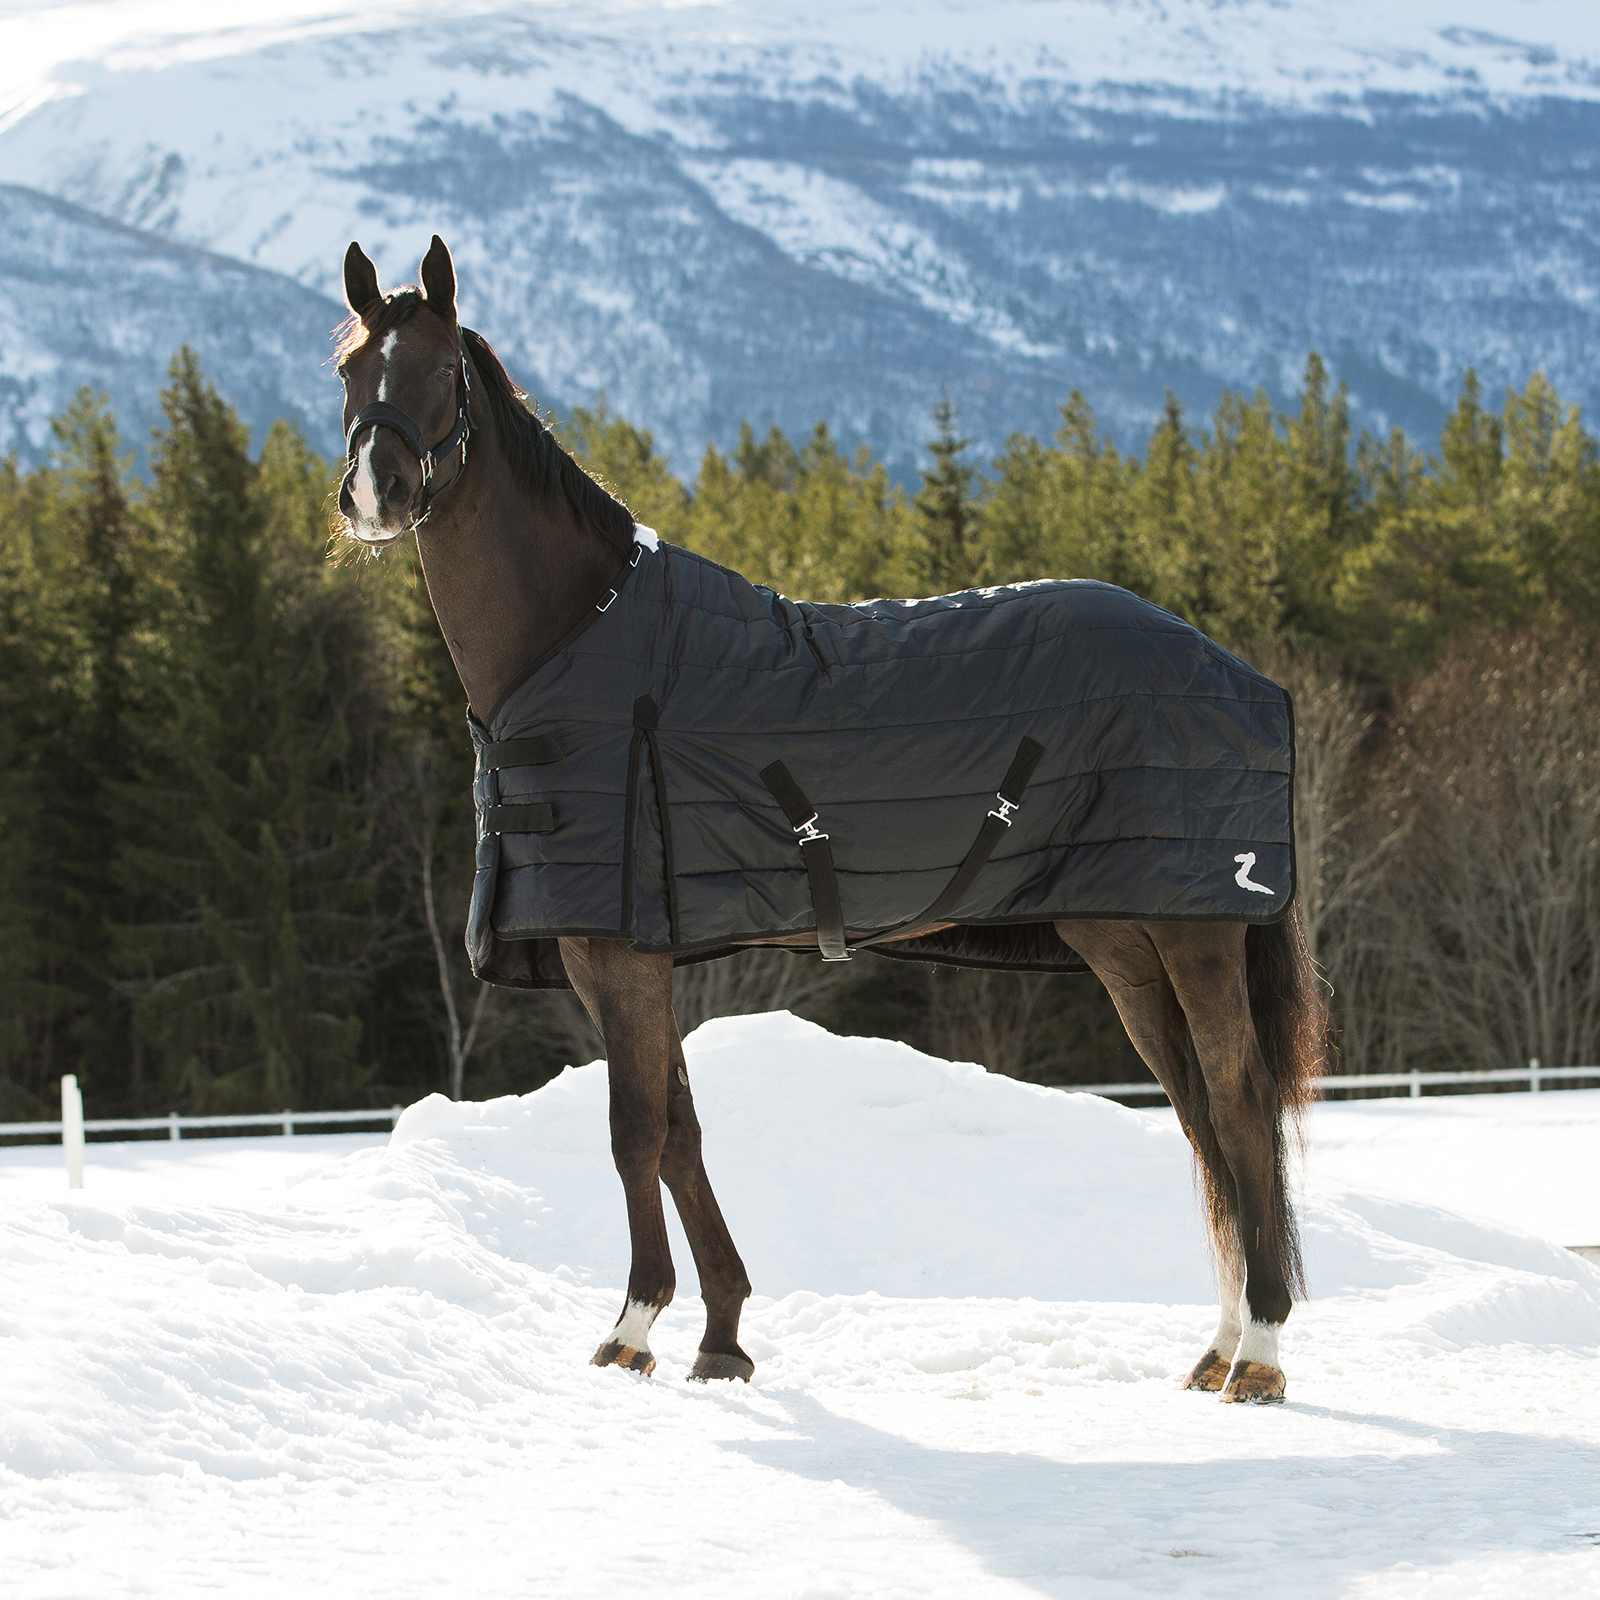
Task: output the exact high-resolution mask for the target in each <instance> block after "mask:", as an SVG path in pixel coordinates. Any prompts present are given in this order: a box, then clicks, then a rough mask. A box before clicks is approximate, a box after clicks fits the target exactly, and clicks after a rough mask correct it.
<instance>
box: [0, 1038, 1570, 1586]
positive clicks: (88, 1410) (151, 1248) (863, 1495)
mask: <svg viewBox="0 0 1600 1600" xmlns="http://www.w3.org/2000/svg"><path fill="white" fill-rule="evenodd" d="M687 1053H688V1058H689V1063H690V1070H691V1073H692V1075H693V1078H694V1081H695V1091H696V1098H697V1102H698V1104H699V1109H700V1114H701V1118H702V1121H703V1122H704V1124H705V1125H706V1129H707V1136H706V1137H707V1162H708V1166H709V1169H710V1171H711V1175H712V1179H713V1182H714V1183H715V1185H716V1188H717V1191H718V1195H719V1198H720V1200H721V1203H722V1207H723V1210H724V1211H725V1213H726V1214H727V1216H728V1218H729V1220H730V1224H731V1226H732V1228H733V1232H734V1235H735V1237H736V1239H737V1240H738V1241H739V1244H740V1247H741V1249H742V1251H743V1253H744V1256H745V1260H746V1263H747V1265H748V1267H749V1269H750V1275H751V1278H752V1280H753V1282H754V1283H755V1285H756V1289H757V1291H758V1292H757V1296H756V1298H755V1299H754V1300H753V1301H752V1302H751V1306H750V1309H749V1311H748V1313H747V1316H746V1321H745V1328H746V1340H745V1342H746V1346H747V1348H748V1349H749V1351H750V1353H751V1355H752V1356H753V1357H754V1359H755V1361H756V1363H757V1366H756V1379H755V1382H754V1383H753V1384H751V1385H750V1386H748V1387H746V1386H744V1385H733V1386H730V1385H718V1386H713V1387H708V1388H700V1387H698V1386H695V1387H691V1386H690V1385H688V1384H686V1383H685V1382H684V1381H683V1379H684V1374H685V1372H686V1371H687V1367H688V1364H689V1362H690V1361H691V1360H692V1358H693V1353H694V1349H695V1345H696V1343H697V1340H698V1335H699V1328H700V1314H699V1307H698V1304H697V1303H696V1302H695V1301H694V1299H693V1298H692V1295H693V1290H694V1287H695V1285H694V1281H693V1269H692V1265H691V1264H690V1261H689V1256H688V1252H687V1249H686V1247H685V1246H684V1244H683V1241H682V1238H681V1236H680V1235H676V1234H675V1236H674V1249H675V1252H676V1255H677V1259H678V1262H679V1268H680V1272H681V1273H682V1274H683V1280H684V1281H683V1283H682V1289H681V1293H680V1298H679V1300H678V1301H677V1303H676V1304H675V1305H674V1306H672V1307H671V1308H670V1309H669V1310H668V1312H667V1313H666V1314H665V1315H664V1316H663V1318H662V1319H661V1322H660V1323H659V1324H658V1325H657V1331H656V1334H655V1336H654V1337H653V1340H652V1344H653V1347H654V1349H655V1352H656V1355H657V1357H658V1359H659V1362H660V1365H659V1367H658V1369H657V1371H656V1374H655V1376H654V1377H653V1378H650V1379H640V1378H636V1377H633V1376H631V1375H629V1374H626V1373H622V1372H619V1371H617V1370H615V1369H608V1370H603V1371H602V1370H597V1369H594V1368H591V1367H589V1366H588V1365H587V1358H588V1356H589V1355H590V1353H591V1352H592V1350H593V1349H594V1347H595V1346H596V1345H597V1344H598V1343H599V1342H600V1339H601V1337H602V1336H603V1334H604V1333H605V1332H606V1330H607V1329H608V1328H609V1325H610V1323H611V1322H612V1320H613V1319H614V1318H615V1316H616V1313H617V1311H618V1310H619V1309H620V1303H621V1301H620V1294H619V1291H618V1285H620V1284H621V1282H622V1281H623V1278H624V1276H625V1273H626V1266H627V1239H626V1229H625V1226H624V1222H623V1216H622V1205H621V1196H620V1192H619V1188H618V1185H617V1182H616V1178H615V1175H614V1173H613V1172H612V1170H611V1164H610V1157H609V1151H608V1148H607V1131H606V1120H607V1119H606V1084H605V1069H604V1067H603V1065H601V1064H595V1065H593V1066H588V1067H583V1068H578V1069H574V1070H569V1071H568V1072H566V1073H565V1074H563V1075H562V1076H561V1077H560V1078H558V1079H556V1080H555V1081H554V1082H553V1083H551V1084H549V1085H547V1086H546V1087H545V1088H544V1089H542V1090H540V1091H539V1092H538V1093H536V1094H533V1095H528V1096H525V1097H522V1098H507V1099H503V1100H497V1101H491V1102H489V1103H487V1104H482V1105H459V1106H458V1105H453V1104H451V1103H450V1102H448V1101H445V1100H443V1099H441V1098H439V1097H432V1098H430V1099H427V1100H424V1101H422V1102H420V1103H419V1104H418V1105H416V1106H413V1107H412V1108H410V1110H408V1111H407V1112H406V1114H405V1115H404V1117H403V1118H402V1119H401V1122H400V1125H399V1127H398V1128H397V1129H396V1131H395V1134H394V1136H393V1138H392V1139H390V1140H388V1141H382V1140H372V1141H368V1142H366V1143H365V1144H364V1147H359V1148H355V1149H350V1147H349V1144H348V1143H345V1142H342V1141H341V1142H339V1143H338V1144H335V1142H334V1141H331V1140H330V1141H328V1142H327V1143H326V1144H323V1143H322V1141H314V1140H312V1139H306V1140H304V1141H301V1140H299V1139H296V1140H294V1141H292V1142H291V1141H282V1142H281V1143H280V1142H279V1141H265V1140H263V1141H256V1142H255V1143H256V1145H257V1146H258V1148H259V1149H261V1150H263V1151H265V1150H267V1149H269V1148H270V1147H274V1146H275V1147H276V1149H277V1150H278V1151H279V1152H281V1153H287V1149H288V1147H289V1146H290V1145H291V1143H292V1145H293V1147H294V1150H293V1161H294V1163H295V1164H297V1165H298V1166H299V1168H300V1170H299V1171H298V1172H297V1173H295V1174H294V1179H295V1181H293V1182H292V1183H290V1184H288V1185H283V1184H282V1182H281V1179H282V1175H283V1172H282V1168H281V1167H280V1168H279V1169H278V1181H277V1182H274V1181H273V1180H272V1178H271V1176H270V1171H271V1163H270V1161H269V1160H268V1158H267V1157H266V1156H265V1155H263V1156H261V1157H260V1158H259V1159H258V1161H257V1162H256V1164H255V1167H254V1170H253V1171H252V1170H250V1168H249V1166H248V1165H247V1166H246V1167H245V1168H244V1169H242V1170H241V1171H240V1173H239V1177H238V1180H237V1181H236V1182H234V1183H232V1184H231V1185H228V1184H226V1183H225V1182H224V1177H225V1170H226V1168H225V1166H224V1165H222V1163H226V1162H227V1161H229V1160H230V1159H231V1158H230V1157H227V1156H225V1155H224V1154H222V1153H220V1152H219V1153H216V1154H212V1153H210V1152H206V1153H202V1152H201V1151H199V1150H198V1149H185V1150H184V1151H183V1155H182V1160H181V1162H180V1163H177V1164H176V1165H177V1168H178V1170H182V1169H183V1168H186V1167H188V1166H189V1165H190V1163H191V1162H197V1163H205V1162H208V1161H209V1162H210V1163H211V1164H212V1167H211V1171H210V1173H209V1174H203V1173H202V1174H197V1181H196V1182H195V1184H194V1185H193V1192H192V1193H191V1194H190V1195H188V1196H187V1197H186V1195H185V1193H184V1191H183V1189H182V1187H181V1185H180V1184H178V1183H176V1182H173V1181H171V1173H170V1170H169V1177H168V1180H167V1181H165V1182H163V1183H160V1184H152V1185H151V1186H149V1187H146V1188H143V1189H141V1188H140V1187H139V1185H138V1184H137V1183H136V1181H135V1179H136V1175H137V1174H136V1171H135V1168H136V1166H138V1167H144V1168H146V1169H147V1170H153V1169H154V1166H155V1163H156V1161H157V1152H156V1151H154V1150H149V1151H147V1152H146V1153H145V1154H144V1156H143V1157H142V1158H141V1161H140V1162H139V1163H133V1162H131V1161H130V1162H122V1163H120V1165H117V1164H113V1163H112V1162H111V1159H110V1155H109V1152H108V1154H107V1156H106V1157H105V1158H102V1160H101V1161H100V1162H97V1161H96V1159H95V1157H96V1152H95V1149H94V1148H93V1147H92V1148H91V1150H90V1168H89V1187H88V1188H86V1189H85V1190H84V1191H82V1192H79V1193H68V1192H66V1191H65V1190H64V1189H59V1188H58V1189H56V1190H55V1191H54V1192H51V1193H45V1192H43V1191H42V1190H41V1188H40V1185H39V1182H38V1181H37V1179H38V1178H40V1177H42V1170H41V1169H39V1168H38V1167H34V1168H33V1170H32V1171H29V1170H28V1169H29V1167H30V1166H32V1164H33V1162H34V1161H35V1160H36V1159H38V1160H42V1153H41V1154H40V1155H38V1156H37V1157H36V1156H34V1155H32V1154H30V1156H29V1159H28V1161H21V1160H16V1161H13V1157H14V1156H15V1155H16V1153H15V1152H7V1153H6V1155H5V1157H4V1160H5V1161H6V1163H7V1170H8V1172H14V1173H15V1174H16V1175H17V1176H18V1178H19V1179H20V1180H22V1181H16V1182H8V1183H7V1184H6V1185H5V1188H4V1192H5V1195H6V1198H7V1201H8V1204H7V1205H6V1207H5V1212H4V1218H3V1222H0V1250H3V1252H4V1260H5V1266H6V1278H7V1287H8V1294H7V1297H6V1299H5V1301H4V1302H3V1303H0V1360H3V1367H0V1371H3V1373H4V1379H3V1383H4V1390H3V1393H4V1405H3V1407H0V1509H3V1521H0V1584H3V1585H4V1592H5V1593H7V1594H8V1595H12V1594H14V1595H18V1596H47V1595H48V1596H66V1595H91V1594H92V1595H97V1596H98V1595H111V1594H116V1595H121V1594H133V1593H155V1594H161V1595H189V1594H198V1593H200V1592H206V1593H212V1592H216V1591H217V1590H219V1589H220V1590H226V1592H228V1593H229V1594H230V1595H257V1594H259V1595H268V1594H271V1595H274V1596H279V1595H283V1594H295V1595H300V1594H307V1595H315V1594H330V1595H331V1594H337V1595H341V1596H348V1595H375V1596H376V1595H381V1596H386V1597H387V1596H408V1595H413V1594H415V1595H424V1594H428V1595H436V1594H472V1595H481V1594H485V1593H489V1594H495V1595H544V1594H550V1595H562V1596H565V1595H590V1594H593V1595H606V1596H613V1595H616V1594H618V1593H627V1594H641V1593H642V1594H652V1595H653V1594H662V1593H674V1594H676V1593H682V1594H694V1595H715V1596H720V1595H724V1594H727V1595H734V1594H739V1595H744V1594H747V1593H749V1592H751V1590H752V1589H753V1588H754V1589H756V1591H757V1592H759V1593H761V1594H763V1595H776V1596H789V1595H794V1596H801V1595H812V1596H823V1595H829V1596H844V1595H858V1594H859V1595H907V1596H911V1595H916V1596H925V1595H957V1594H960V1595H968V1594H984V1595H1018V1596H1023V1595H1033V1594H1045V1595H1063V1596H1065V1595H1071V1596H1074V1597H1076V1596H1120V1595H1142V1594H1155V1593H1160V1594H1163V1595H1169V1594H1171V1595H1219V1596H1221V1595H1227V1596H1230V1597H1232V1596H1236V1595H1237V1594H1238V1593H1239V1592H1240V1591H1241V1589H1246V1590H1248V1591H1253V1592H1257V1593H1263V1594H1287V1593H1294V1594H1296V1595H1301V1594H1305V1595H1311V1596H1330V1597H1331V1596H1344V1595H1359V1596H1378V1595H1413V1594H1419V1593H1421V1592H1423V1591H1424V1590H1426V1592H1427V1593H1429V1594H1430V1595H1440V1594H1442V1595H1448V1596H1466V1595H1485V1596H1489V1595H1492V1596H1525V1595H1530V1594H1535V1593H1537V1594H1540V1595H1557V1596H1560V1595H1572V1596H1577V1595H1592V1594H1594V1593H1595V1592H1596V1591H1597V1589H1600V1547H1597V1545H1600V1384H1597V1382H1596V1380H1597V1379H1600V1272H1597V1271H1596V1270H1595V1269H1594V1268H1592V1267H1590V1266H1588V1265H1587V1264H1585V1263H1584V1262H1583V1261H1582V1260H1580V1259H1579V1258H1578V1257H1576V1256H1574V1255H1573V1254H1571V1253H1570V1252H1569V1251H1566V1250H1563V1249H1561V1248H1560V1247H1559V1245H1557V1244H1556V1243H1553V1242H1550V1241H1548V1240H1546V1239H1543V1238H1540V1237H1538V1236H1537V1235H1536V1234H1534V1233H1531V1232H1525V1231H1520V1230H1518V1229H1515V1228H1512V1227H1508V1226H1505V1225H1503V1224H1499V1223H1496V1222H1494V1221H1491V1220H1486V1219H1485V1218H1483V1217H1476V1218H1474V1217H1467V1216H1463V1215H1460V1214H1458V1213H1457V1212H1455V1211H1452V1210H1446V1209H1444V1208H1442V1207H1441V1206H1439V1205H1436V1204H1430V1203H1426V1202H1424V1201H1422V1200H1419V1199H1413V1198H1405V1197H1403V1196H1402V1195H1400V1194H1397V1193H1395V1192H1393V1190H1394V1186H1393V1185H1387V1186H1384V1187H1385V1188H1386V1189H1388V1190H1389V1192H1387V1193H1384V1192H1379V1189H1378V1188H1376V1187H1374V1186H1373V1185H1372V1184H1369V1183H1361V1184H1347V1183H1346V1182H1344V1181H1343V1180H1342V1178H1341V1177H1340V1176H1339V1174H1338V1173H1337V1172H1336V1171H1334V1170H1331V1169H1332V1168H1333V1167H1336V1166H1337V1162H1329V1161H1322V1160H1318V1159H1317V1158H1316V1157H1315V1156H1314V1157H1313V1161H1312V1164H1311V1171H1310V1173H1309V1175H1308V1179H1307V1189H1306V1192H1305V1195H1304V1198H1303V1201H1302V1206H1301V1217H1302V1227H1303V1231H1304V1236H1305V1243H1306V1254H1307V1266H1308V1273H1309V1276H1310V1279H1311V1284H1312V1291H1313V1296H1314V1298H1313V1299H1312V1301H1311V1302H1310V1303H1309V1304H1308V1305H1305V1306H1302V1307H1300V1308H1298V1309H1297V1311H1296V1313H1295V1316H1294V1317H1293V1319H1292V1320H1291V1322H1290V1324H1289V1328H1288V1331H1287V1333H1286V1335H1285V1340H1284V1355H1285V1367H1286V1370H1287V1371H1288V1375H1289V1401H1288V1403H1287V1404H1286V1405H1284V1406H1282V1407H1278V1408H1270V1409H1253V1408H1243V1407H1225V1406H1219V1405H1218V1404H1217V1403H1216V1402H1215V1399H1214V1397H1206V1396H1199V1395H1191V1394H1186V1393H1184V1392H1182V1391H1181V1389H1180V1388H1179V1384H1180V1383H1181V1380H1182V1376H1183V1374H1184V1372H1185V1371H1186V1370H1187V1369H1188V1367H1189V1365H1190V1364H1191V1363H1192V1361H1193V1360H1194V1358H1195V1357H1196V1355H1197V1354H1198V1353H1199V1351H1200V1349H1201V1348H1202V1347H1203V1345H1204V1344H1205V1341H1206V1339H1207V1337H1208V1336H1209V1333H1210V1330H1211V1327H1212V1326H1213V1321H1214V1315H1215V1313H1214V1309H1213V1307H1212V1305H1211V1304H1210V1300H1211V1295H1212V1285H1211V1282H1210V1275H1209V1272H1208V1270H1207V1267H1206V1261H1205V1253H1204V1246H1203V1242H1202V1239H1201V1234H1200V1228H1199V1225H1198V1222H1197V1219H1196V1211H1195V1206H1194V1201H1193V1194H1192V1188H1191V1182H1190V1176H1189V1163H1188V1155H1187V1149H1186V1147H1185V1145H1184V1143H1183V1141H1182V1139H1181V1136H1180V1135H1179V1134H1178V1132H1177V1130H1176V1128H1175V1127H1174V1126H1173V1124H1172V1120H1171V1118H1170V1116H1163V1115H1158V1114H1150V1113H1144V1112H1138V1111H1130V1110H1126V1109H1124V1108H1122V1107H1119V1106H1116V1105H1113V1104H1111V1103H1109V1102H1106V1101H1103V1100H1098V1099H1095V1098H1093V1097H1089V1096H1077V1095H1070V1096H1069V1095H1063V1094H1060V1093H1058V1092H1053V1091H1048V1090H1043V1089H1036V1088H1033V1087H1030V1086H1027V1085H1023V1084H1018V1083H1014V1082H1011V1081H1009V1080H1006V1079H1002V1078H996V1077H991V1076H989V1075H987V1074H985V1073H983V1072H982V1071H981V1070H980V1069H978V1068H976V1067H971V1066H961V1065H951V1064H949V1063H945V1062H940V1061H935V1060H931V1059H929V1058H928V1057H925V1056H921V1055H919V1054H917V1053H916V1052H915V1051H912V1050H910V1049H908V1048H906V1047H904V1046H901V1045H897V1044H891V1043H886V1042H883V1041H875V1040H859V1039H835V1038H833V1037H831V1036H830V1035H828V1034H826V1033H825V1032H823V1031H822V1030H820V1029H818V1028H815V1027H813V1026H811V1025H809V1024H806V1023H802V1022H799V1021H796V1020H795V1019H793V1018H790V1017H787V1016H783V1015H778V1016H769V1017H756V1018H739V1019H730V1020H725V1021H722V1022H718V1023H712V1024H708V1025H707V1026H706V1027H704V1028H702V1029H701V1030H700V1031H699V1032H698V1033H696V1034H695V1035H694V1036H693V1037H692V1038H691V1039H690V1040H689V1042H688V1045H687ZM1566 1098H1568V1097H1566V1096H1556V1095H1552V1096H1550V1097H1549V1100H1550V1101H1551V1102H1556V1101H1559V1100H1563V1099H1566ZM1572 1098H1577V1097H1572ZM1337 1109H1339V1110H1344V1109H1347V1108H1337ZM1569 1115H1571V1114H1570V1113H1569ZM1388 1137H1389V1138H1390V1140H1391V1147H1392V1148H1394V1149H1398V1148H1399V1146H1398V1143H1397V1141H1398V1137H1399V1136H1398V1135H1397V1134H1394V1133H1392V1132H1391V1133H1390V1134H1389V1135H1388ZM1352 1138H1354V1136H1353V1135H1352ZM1368 1142H1369V1144H1370V1142H1371V1141H1370V1140H1369V1141H1368ZM243 1143H244V1142H243V1141H239V1142H238V1143H237V1144H235V1142H233V1141H229V1144H230V1145H231V1146H233V1147H234V1149H235V1150H237V1149H238V1146H239V1145H242V1144H243ZM318 1146H321V1148H320V1149H319V1148H318ZM339 1148H342V1149H344V1150H346V1151H347V1152H348V1153H346V1154H344V1155H342V1156H337V1155H334V1154H333V1153H332V1152H333V1150H334V1149H339ZM1519 1148H1523V1147H1514V1149H1513V1157H1514V1158H1516V1150H1517V1149H1519ZM1525 1148H1526V1149H1528V1150H1530V1151H1531V1150H1535V1149H1537V1148H1538V1147H1537V1146H1536V1145H1533V1144H1527V1145H1526V1146H1525ZM170 1154H171V1155H172V1156H173V1157H176V1156H177V1154H178V1153H177V1152H175V1151H174V1152H171V1153H170ZM1532 1159H1534V1160H1537V1157H1534V1158H1532ZM1501 1161H1502V1165H1504V1164H1507V1158H1506V1156H1505V1155H1504V1153H1502V1156H1501ZM24 1175H25V1176H24ZM1480 1209H1483V1208H1480ZM1572 1242H1577V1241H1572ZM1595 1242H1600V1241H1595Z"/></svg>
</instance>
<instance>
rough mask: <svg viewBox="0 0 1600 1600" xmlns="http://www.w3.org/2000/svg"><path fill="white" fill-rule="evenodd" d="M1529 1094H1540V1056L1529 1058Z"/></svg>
mask: <svg viewBox="0 0 1600 1600" xmlns="http://www.w3.org/2000/svg"><path fill="white" fill-rule="evenodd" d="M1528 1092H1529V1093H1530V1094H1538V1092H1539V1058H1538V1056H1529V1057H1528Z"/></svg>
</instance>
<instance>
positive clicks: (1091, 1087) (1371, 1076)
mask: <svg viewBox="0 0 1600 1600" xmlns="http://www.w3.org/2000/svg"><path fill="white" fill-rule="evenodd" d="M1582 1078H1591V1079H1593V1080H1594V1082H1595V1083H1596V1084H1597V1085H1600V1067H1541V1066H1540V1065H1539V1063H1538V1062H1537V1061H1530V1062H1529V1063H1528V1064H1527V1066H1525V1067H1507V1068H1496V1069H1494V1070H1493V1071H1490V1072H1352V1073H1349V1074H1348V1075H1346V1076H1342V1077H1341V1076H1337V1075H1336V1076H1334V1077H1331V1078H1316V1079H1313V1080H1312V1081H1313V1082H1314V1083H1315V1084H1316V1092H1317V1096H1318V1098H1319V1099H1320V1098H1321V1097H1322V1096H1324V1095H1326V1094H1327V1093H1328V1092H1329V1091H1330V1090H1331V1091H1334V1092H1340V1091H1344V1090H1351V1089H1409V1090H1410V1092H1411V1098H1412V1099H1413V1100H1420V1099H1421V1098H1422V1091H1423V1090H1424V1089H1428V1088H1432V1087H1434V1086H1435V1085H1440V1086H1442V1085H1444V1084H1456V1085H1462V1084H1465V1085H1467V1086H1468V1087H1470V1088H1479V1087H1481V1086H1483V1085H1486V1084H1491V1083H1495V1084H1499V1083H1525V1084H1527V1086H1528V1088H1529V1089H1530V1090H1531V1091H1532V1092H1533V1093H1535V1094H1537V1093H1538V1092H1539V1090H1540V1089H1542V1088H1544V1087H1545V1086H1546V1085H1548V1084H1554V1083H1576V1082H1577V1081H1578V1080H1580V1079H1582ZM1062 1088H1063V1089H1065V1090H1066V1091H1067V1092H1068V1093H1069V1094H1070V1093H1078V1094H1099V1095H1104V1096H1106V1098H1107V1099H1110V1100H1121V1099H1124V1098H1125V1097H1127V1096H1130V1095H1162V1096H1163V1097H1164V1096H1165V1094H1166V1091H1165V1090H1164V1089H1163V1088H1162V1087H1161V1085H1160V1084H1159V1083H1068V1084H1063V1085H1062Z"/></svg>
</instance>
